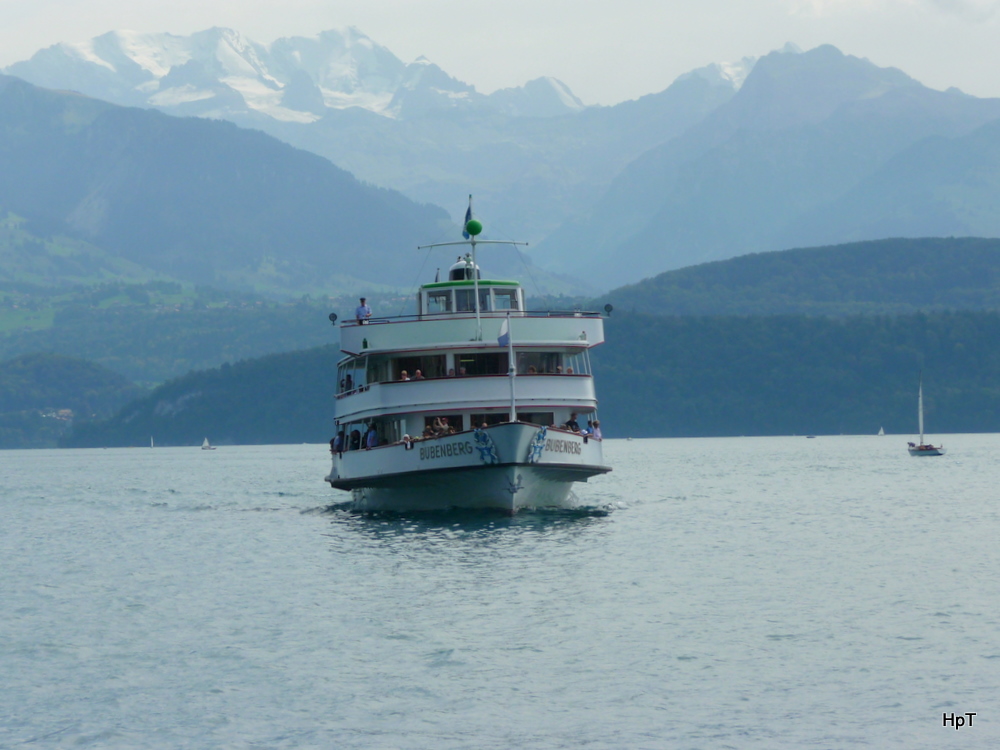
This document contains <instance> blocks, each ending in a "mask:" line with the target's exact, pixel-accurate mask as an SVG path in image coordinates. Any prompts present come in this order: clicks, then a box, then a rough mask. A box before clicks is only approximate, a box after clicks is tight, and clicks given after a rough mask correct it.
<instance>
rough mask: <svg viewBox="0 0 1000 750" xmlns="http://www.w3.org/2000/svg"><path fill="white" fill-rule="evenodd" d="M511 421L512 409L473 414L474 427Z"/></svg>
mask: <svg viewBox="0 0 1000 750" xmlns="http://www.w3.org/2000/svg"><path fill="white" fill-rule="evenodd" d="M509 421H510V411H509V410H508V411H502V412H490V413H488V414H473V415H472V422H471V424H472V427H473V429H475V428H477V427H482V426H483V425H484V424H486V425H491V424H500V423H502V422H509Z"/></svg>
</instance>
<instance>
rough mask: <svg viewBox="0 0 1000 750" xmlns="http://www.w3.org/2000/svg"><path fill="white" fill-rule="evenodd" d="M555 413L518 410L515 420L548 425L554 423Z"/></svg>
mask: <svg viewBox="0 0 1000 750" xmlns="http://www.w3.org/2000/svg"><path fill="white" fill-rule="evenodd" d="M555 419H556V417H555V414H554V413H553V412H551V411H532V412H520V411H519V412H518V413H517V421H518V422H527V423H528V424H539V425H542V427H550V426H552V425H554V424H555V423H556V422H555Z"/></svg>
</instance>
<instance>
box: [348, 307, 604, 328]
mask: <svg viewBox="0 0 1000 750" xmlns="http://www.w3.org/2000/svg"><path fill="white" fill-rule="evenodd" d="M508 314H509V315H510V317H511V318H600V317H602V316H601V313H599V312H595V311H593V310H482V311H480V313H479V315H480V317H483V318H506V317H507V315H508ZM475 317H476V313H475V311H474V310H459V311H451V312H439V313H425V314H422V315H421V314H419V313H412V314H407V315H383V316H379V317H372V318H367V319H366V320H353V319H347V320H343V321H341V324H340V327H341V328H353V327H355V326H370V325H385V324H387V323H413V322H415V321H420V320H462V319H465V318H475Z"/></svg>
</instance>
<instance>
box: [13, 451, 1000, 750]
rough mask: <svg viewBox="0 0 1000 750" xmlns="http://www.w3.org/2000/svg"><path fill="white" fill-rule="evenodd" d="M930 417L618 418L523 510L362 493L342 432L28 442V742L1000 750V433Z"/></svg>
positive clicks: (21, 530) (22, 526) (22, 674)
mask: <svg viewBox="0 0 1000 750" xmlns="http://www.w3.org/2000/svg"><path fill="white" fill-rule="evenodd" d="M907 439H909V437H908V436H903V437H896V436H887V437H882V438H878V437H874V436H871V437H819V438H816V439H806V438H803V437H797V438H792V437H789V438H749V439H703V440H634V441H624V440H609V441H606V443H605V445H606V456H607V458H608V459H609V460H610V462H611V463H612V465H613V466H614V472H613V473H612V474H610V475H607V476H604V477H599V478H597V479H595V480H592V481H591V482H590V483H588V484H585V485H580V486H579V487H578V489H577V491H576V494H577V496H578V498H579V501H580V503H581V505H582V506H585V509H583V510H580V511H579V512H561V513H555V512H549V513H545V512H534V513H524V514H521V515H518V516H517V517H515V518H513V519H510V518H503V517H496V516H467V515H437V516H430V517H409V518H386V517H366V516H358V515H353V514H351V513H348V512H346V511H345V510H343V509H342V508H337V507H332V508H331V507H330V506H331V504H332V503H334V502H336V501H337V500H343V499H344V498H345V496H344V495H340V494H337V493H335V492H333V491H332V490H330V489H329V488H328V487H327V486H326V485H324V484H323V482H322V477H323V476H324V475H325V474H326V472H327V470H328V468H329V467H328V454H327V453H326V449H325V446H308V445H302V446H273V447H236V448H227V447H223V448H219V449H218V450H217V451H201V450H199V449H198V448H184V449H181V448H162V449H161V448H157V449H154V450H150V449H132V450H72V451H70V450H67V451H3V452H0V480H2V494H0V747H3V748H49V747H55V748H61V747H67V748H69V747H73V748H129V749H133V748H199V749H201V748H433V749H435V750H438V749H441V748H445V749H447V748H477V749H482V748H498V749H499V748H657V749H659V748H706V749H708V748H713V749H714V748H843V747H851V748H853V747H872V748H888V747H892V748H897V747H898V748H931V747H935V748H939V747H960V748H995V747H998V746H1000V717H998V713H997V712H998V710H1000V709H998V706H997V702H998V700H1000V468H998V457H1000V435H954V436H945V437H944V438H943V442H944V443H945V445H946V446H947V447H948V449H949V451H950V453H949V455H947V456H945V457H943V458H930V459H928V458H922V459H916V458H910V457H909V456H908V455H907V454H906V440H907ZM935 439H938V438H937V437H935ZM972 712H974V713H975V714H976V716H975V717H974V719H973V725H972V726H971V727H969V726H966V727H963V728H961V729H960V730H955V729H953V728H951V727H950V726H949V727H943V726H942V714H943V713H946V714H949V715H950V714H951V713H955V714H956V715H963V714H965V713H972Z"/></svg>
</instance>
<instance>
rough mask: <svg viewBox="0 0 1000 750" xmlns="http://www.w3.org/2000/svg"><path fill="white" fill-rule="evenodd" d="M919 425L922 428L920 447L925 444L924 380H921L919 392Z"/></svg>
mask: <svg viewBox="0 0 1000 750" xmlns="http://www.w3.org/2000/svg"><path fill="white" fill-rule="evenodd" d="M917 425H918V426H919V427H920V445H923V444H924V379H923V377H921V378H920V388H919V389H918V391H917Z"/></svg>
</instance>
